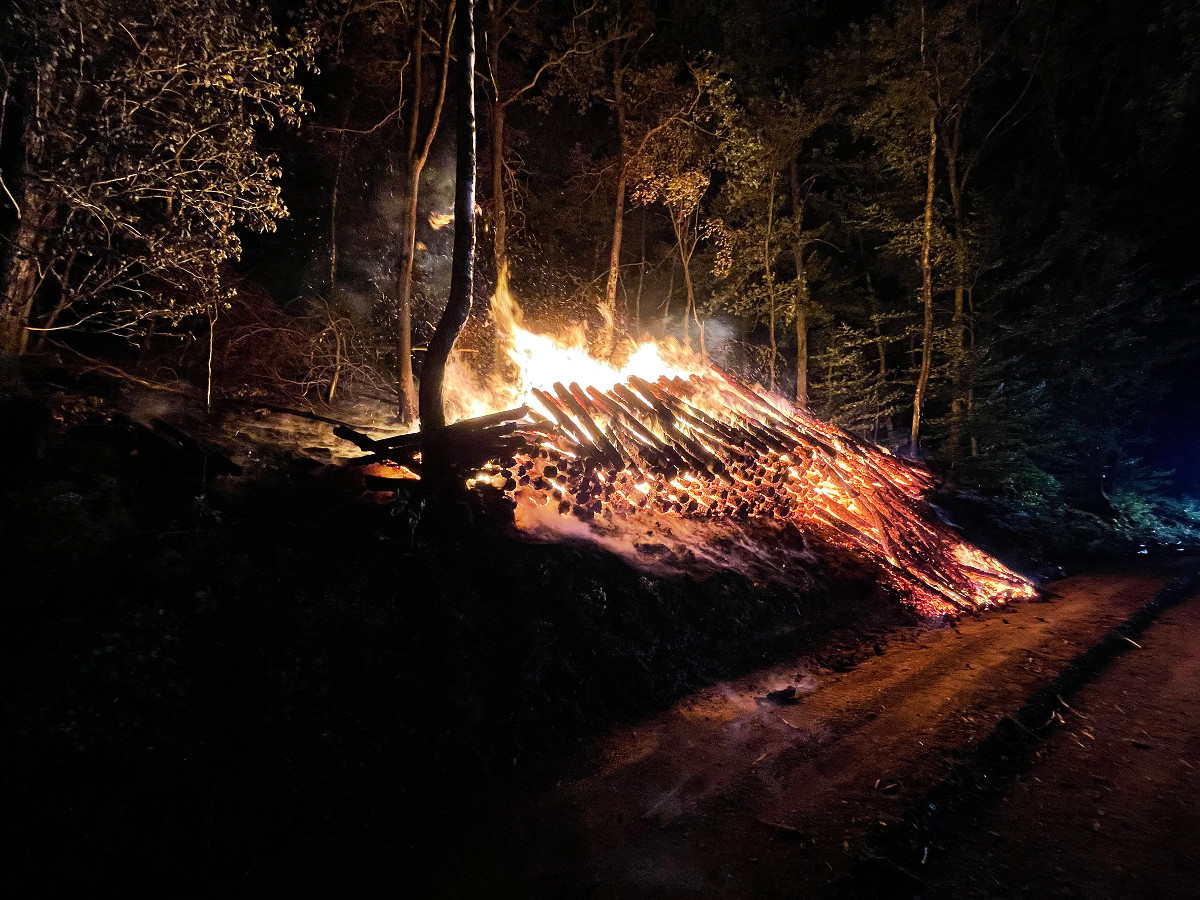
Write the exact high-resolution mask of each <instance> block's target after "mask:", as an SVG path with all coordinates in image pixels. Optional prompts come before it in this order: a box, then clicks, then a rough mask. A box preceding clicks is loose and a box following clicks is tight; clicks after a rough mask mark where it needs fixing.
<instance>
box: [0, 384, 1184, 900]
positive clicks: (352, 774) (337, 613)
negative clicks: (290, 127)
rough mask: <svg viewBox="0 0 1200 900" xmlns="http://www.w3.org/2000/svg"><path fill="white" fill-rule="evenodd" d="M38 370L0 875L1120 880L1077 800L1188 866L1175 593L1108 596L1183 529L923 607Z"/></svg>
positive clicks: (2, 792) (1091, 814)
mask: <svg viewBox="0 0 1200 900" xmlns="http://www.w3.org/2000/svg"><path fill="white" fill-rule="evenodd" d="M69 374H70V373H61V372H54V373H52V375H51V376H45V377H44V378H43V379H42V381H40V382H36V381H35V382H34V383H33V389H32V392H29V391H26V392H24V393H20V394H18V395H16V396H15V397H14V398H10V399H9V401H8V402H7V404H0V414H2V416H3V421H4V422H5V423H6V424H7V425H8V427H9V431H8V434H9V437H8V439H7V440H6V441H4V442H0V555H2V556H3V567H4V572H5V578H6V582H5V584H6V591H4V592H3V593H2V594H0V685H2V688H3V689H2V691H0V750H2V751H3V752H4V754H5V756H6V759H7V760H8V764H7V765H6V766H4V767H3V768H0V796H2V797H3V798H4V810H5V811H4V814H3V815H2V816H0V843H2V844H3V845H4V846H5V847H6V848H7V849H8V850H9V851H10V852H11V858H12V860H13V863H12V865H11V867H10V868H9V870H8V873H7V874H8V875H9V876H11V877H10V883H11V884H12V885H13V886H14V887H16V888H18V892H19V893H20V891H21V890H22V889H23V890H24V891H26V892H27V893H28V895H39V896H40V895H45V894H46V893H48V892H50V891H51V890H52V889H53V888H61V889H75V890H83V891H85V892H86V893H87V894H88V895H89V896H122V897H128V896H140V895H141V894H147V895H154V896H163V895H170V896H213V895H222V896H236V895H240V894H242V893H245V892H251V891H257V892H258V893H263V892H280V891H285V890H290V891H293V892H296V891H299V892H300V893H302V894H310V893H314V892H317V893H323V894H331V893H342V894H345V895H355V896H374V895H377V894H387V895H393V894H395V893H396V892H397V891H399V892H401V893H408V894H410V895H413V896H447V895H449V896H465V897H476V896H482V897H486V896H554V897H562V896H579V895H585V896H597V897H602V898H604V897H625V896H631V897H634V896H637V897H640V896H651V897H654V896H659V897H676V896H693V895H716V896H731V897H733V896H738V897H740V896H773V895H781V896H782V895H787V896H793V895H795V893H796V892H797V891H799V890H803V891H804V892H805V894H806V895H811V896H818V897H819V896H822V895H826V896H847V897H865V896H872V895H873V893H881V895H882V896H898V895H901V894H902V893H903V892H907V894H909V895H916V894H917V893H919V892H921V891H929V892H931V893H930V896H940V894H938V893H937V892H938V891H942V892H943V893H949V892H956V891H958V888H959V887H960V886H961V887H962V889H963V890H964V891H967V890H970V891H975V894H973V895H972V896H989V894H988V891H990V890H993V888H994V882H993V880H992V877H993V876H994V878H995V879H996V880H998V881H999V883H1000V884H1001V885H1004V886H1006V887H1007V886H1012V885H1016V886H1023V885H1024V884H1030V885H1032V887H1031V888H1030V890H1031V892H1032V894H1033V895H1039V894H1043V893H1045V891H1043V890H1042V887H1043V886H1044V885H1046V884H1051V883H1052V884H1053V887H1054V888H1055V889H1060V888H1061V889H1063V890H1071V889H1077V890H1079V891H1081V892H1083V894H1084V895H1087V896H1109V895H1112V896H1118V895H1120V894H1118V893H1111V894H1106V893H1105V892H1104V891H1105V890H1106V889H1107V888H1105V887H1104V886H1103V885H1101V886H1100V887H1097V885H1098V884H1099V882H1098V881H1097V879H1104V878H1107V877H1108V876H1106V875H1105V874H1104V873H1105V872H1111V871H1115V869H1105V868H1104V867H1102V866H1100V865H1098V864H1096V863H1095V862H1093V861H1090V858H1089V857H1088V855H1087V854H1088V853H1094V852H1097V851H1098V850H1101V849H1105V848H1106V847H1107V845H1105V844H1103V843H1098V842H1100V841H1106V840H1109V839H1110V837H1109V835H1110V831H1108V830H1106V829H1116V831H1115V833H1116V834H1117V839H1120V843H1121V846H1123V847H1129V848H1130V849H1129V851H1128V852H1127V853H1125V852H1124V851H1122V853H1123V854H1124V855H1121V856H1119V859H1118V864H1120V865H1122V866H1124V867H1125V872H1126V875H1124V876H1121V877H1127V878H1132V879H1139V881H1138V883H1139V884H1141V885H1150V884H1158V885H1160V886H1161V888H1162V890H1163V891H1164V892H1166V893H1165V894H1163V895H1167V894H1169V893H1170V891H1172V890H1176V891H1177V892H1182V891H1183V886H1184V885H1185V883H1186V882H1185V881H1184V880H1174V881H1173V880H1172V879H1173V878H1176V874H1178V879H1184V878H1185V876H1184V875H1182V874H1179V873H1181V872H1182V868H1181V867H1182V866H1183V865H1184V864H1187V863H1189V862H1190V857H1188V856H1187V853H1188V852H1189V850H1188V847H1187V842H1186V839H1185V837H1180V838H1179V839H1178V840H1176V839H1174V838H1170V839H1168V836H1165V829H1167V828H1171V829H1174V830H1175V831H1177V832H1178V833H1179V834H1182V835H1185V836H1186V835H1187V834H1191V833H1194V827H1193V826H1194V825H1195V820H1194V819H1189V818H1188V817H1187V813H1186V808H1185V807H1182V806H1180V807H1178V808H1176V807H1175V806H1173V805H1172V804H1173V803H1175V802H1176V800H1179V799H1182V800H1185V801H1188V802H1190V800H1191V799H1192V798H1194V796H1195V795H1194V793H1188V790H1189V788H1190V783H1189V782H1188V776H1189V775H1190V773H1191V768H1190V767H1191V766H1192V765H1200V759H1195V758H1194V757H1193V755H1192V752H1191V751H1190V750H1189V749H1188V746H1189V742H1191V744H1190V745H1191V746H1196V745H1198V744H1200V721H1197V717H1196V716H1195V715H1193V714H1192V713H1191V712H1189V711H1188V705H1187V702H1188V701H1187V698H1188V696H1189V693H1188V692H1189V691H1193V689H1194V688H1195V687H1200V685H1196V684H1195V680H1196V678H1197V677H1200V672H1198V668H1200V663H1198V662H1197V659H1196V658H1195V654H1194V653H1192V652H1191V651H1190V650H1189V647H1188V645H1187V638H1186V636H1187V634H1188V627H1187V623H1188V622H1190V621H1191V620H1190V619H1178V618H1177V617H1178V616H1188V615H1191V616H1193V617H1195V616H1196V615H1198V613H1197V612H1196V609H1195V608H1196V607H1197V606H1200V603H1197V602H1196V601H1194V600H1193V601H1186V602H1184V603H1183V604H1182V605H1180V606H1179V607H1178V608H1177V609H1174V610H1170V611H1168V612H1166V613H1164V614H1163V616H1162V619H1161V621H1159V622H1157V623H1155V624H1151V625H1150V626H1149V630H1147V632H1146V634H1145V636H1144V637H1140V636H1139V634H1138V629H1140V628H1142V627H1145V626H1146V624H1147V622H1149V621H1150V619H1152V618H1153V617H1154V616H1155V615H1157V614H1158V613H1159V612H1160V611H1161V609H1162V608H1163V607H1164V605H1165V604H1164V602H1162V601H1161V600H1160V601H1155V598H1156V597H1160V596H1166V597H1167V598H1173V599H1182V597H1183V595H1182V594H1180V592H1179V590H1176V592H1175V594H1167V595H1162V593H1161V592H1162V591H1163V590H1164V588H1165V587H1166V586H1167V585H1169V584H1171V583H1174V582H1175V581H1177V580H1178V579H1180V578H1181V577H1182V576H1184V575H1186V574H1187V573H1189V572H1191V571H1193V570H1194V569H1195V568H1197V566H1198V565H1200V563H1198V562H1197V559H1196V556H1195V555H1194V554H1190V553H1182V552H1177V551H1175V550H1171V549H1167V548H1161V549H1159V550H1157V551H1156V552H1155V553H1151V554H1149V555H1148V556H1137V555H1132V556H1127V555H1122V556H1120V557H1119V558H1118V557H1114V558H1112V559H1111V560H1109V561H1108V562H1105V563H1101V562H1099V561H1097V559H1096V557H1095V555H1092V556H1090V557H1080V559H1079V560H1077V561H1076V566H1077V568H1076V571H1080V572H1083V573H1085V574H1079V575H1075V576H1073V577H1071V578H1067V579H1065V580H1061V581H1057V582H1054V583H1052V584H1050V585H1049V587H1050V594H1049V595H1048V597H1047V598H1046V599H1045V600H1044V601H1040V602H1030V603H1022V604H1017V605H1014V606H1012V607H1010V608H1006V609H1002V610H997V611H994V612H990V613H988V614H985V615H980V616H972V617H964V618H962V619H960V620H959V621H957V622H953V623H951V622H944V623H943V622H936V623H931V622H924V621H921V620H919V619H918V618H917V617H916V616H915V615H914V614H913V613H912V612H911V611H909V610H907V609H905V608H904V607H902V606H901V605H900V604H898V603H896V602H895V601H894V600H886V599H884V598H882V597H881V596H880V595H879V594H878V592H877V591H876V590H875V585H874V581H873V578H872V577H871V575H870V573H869V572H866V571H864V570H863V569H862V568H861V566H859V565H857V564H856V563H855V561H854V560H852V559H847V558H843V557H839V556H837V555H836V554H834V553H831V552H830V553H826V554H825V555H822V556H821V557H820V560H819V566H815V567H814V568H813V570H812V571H809V572H806V573H804V574H803V577H801V578H798V579H797V581H796V582H795V583H789V584H768V583H760V582H756V581H754V580H752V579H750V578H747V577H746V576H745V575H741V574H738V573H736V572H730V573H725V574H712V573H710V574H708V575H706V576H705V577H702V578H693V577H688V576H673V577H648V576H647V573H646V572H643V571H639V570H636V569H633V568H631V567H630V566H628V565H627V564H626V563H625V562H623V561H622V560H620V559H616V558H614V557H612V556H611V555H608V554H605V553H603V552H600V551H598V550H596V549H595V548H592V547H588V546H583V545H572V544H558V543H556V544H534V543H530V542H528V541H527V540H523V539H521V538H520V536H519V535H516V534H514V533H513V532H512V531H511V529H508V528H506V527H504V526H503V523H497V522H496V521H494V520H493V516H492V513H493V511H491V510H489V509H488V508H487V507H486V506H484V507H477V506H476V507H471V508H463V509H460V510H456V511H451V512H450V513H447V512H446V511H444V510H438V509H437V508H436V505H435V504H431V503H430V501H429V500H428V499H427V498H424V497H422V496H421V495H420V494H419V493H413V492H411V491H410V492H408V493H405V492H404V491H401V492H400V493H399V494H397V495H396V496H392V495H390V494H387V495H380V494H379V493H377V492H371V491H364V489H363V483H362V479H361V477H358V476H355V475H354V473H353V472H352V471H350V470H348V469H346V468H345V467H343V466H341V465H338V462H339V460H338V457H339V455H340V454H341V453H342V452H344V451H345V449H347V448H345V447H343V446H342V445H341V444H340V443H339V442H337V441H336V440H335V439H333V438H332V436H331V429H330V425H329V423H328V422H320V421H318V420H315V419H305V418H303V417H296V416H291V415H286V414H281V413H279V412H278V411H274V412H272V411H270V410H268V409H267V408H265V407H263V408H259V409H257V410H256V409H255V408H254V407H253V406H251V407H245V406H242V407H238V408H236V409H234V408H232V407H230V408H225V409H224V410H222V411H218V412H215V413H214V412H210V411H209V410H207V409H205V408H204V407H203V405H202V404H199V405H198V404H197V403H196V402H195V401H194V400H193V401H188V400H186V398H180V397H176V396H166V395H164V394H163V393H162V392H147V391H140V390H130V389H129V386H128V385H127V384H119V385H118V384H115V383H114V382H113V381H112V380H111V379H108V378H103V377H100V378H97V377H95V376H93V375H88V376H87V377H86V378H84V379H82V380H81V379H79V378H78V377H75V376H72V377H71V378H68V377H66V376H67V375H69ZM2 399H4V398H0V400H2ZM230 459H232V460H233V461H234V462H235V463H236V465H234V466H230V465H229V462H230ZM1000 542H1001V543H1004V541H1003V540H1001V541H1000ZM1007 543H1008V544H1009V546H1010V547H1011V546H1012V545H1013V543H1014V542H1013V541H1011V540H1008V542H1007ZM1042 561H1043V562H1045V559H1043V560H1042ZM1122 623H1124V626H1123V627H1126V633H1127V634H1128V636H1129V638H1131V639H1132V640H1133V641H1137V642H1138V643H1141V644H1142V649H1140V650H1139V649H1136V648H1135V647H1134V646H1133V644H1131V643H1129V641H1127V640H1125V639H1124V638H1118V637H1114V636H1113V634H1112V629H1114V628H1115V627H1117V626H1119V625H1122ZM1172 623H1175V624H1172ZM1168 627H1173V628H1175V631H1174V632H1171V633H1170V635H1171V637H1170V639H1165V638H1160V637H1159V635H1160V633H1162V631H1163V629H1164V628H1168ZM1118 651H1128V653H1127V654H1126V656H1125V657H1124V658H1122V659H1117V661H1116V663H1114V664H1113V665H1112V666H1111V668H1106V666H1107V664H1108V663H1109V662H1110V659H1111V658H1114V657H1116V656H1117V655H1118ZM1189 654H1190V655H1189ZM1135 664H1136V666H1140V667H1141V668H1135V669H1133V670H1129V671H1127V669H1128V667H1129V666H1131V665H1135ZM1113 678H1117V679H1120V678H1124V679H1125V681H1123V682H1120V681H1118V682H1112V683H1111V684H1110V682H1109V679H1113ZM1093 679H1094V685H1093V687H1085V685H1086V684H1087V683H1088V682H1089V680H1093ZM1106 685H1107V687H1106ZM1142 685H1144V686H1145V687H1144V688H1143V687H1142ZM789 686H791V687H794V688H795V689H796V698H797V699H796V702H794V703H791V704H777V703H775V702H773V701H772V700H770V699H769V698H768V697H767V694H768V693H769V692H771V691H775V690H778V689H781V688H786V687H789ZM1081 688H1082V689H1083V690H1082V692H1080V689H1081ZM1093 688H1094V689H1095V690H1097V691H1099V692H1100V693H1098V694H1097V695H1096V696H1095V697H1093V696H1092V695H1091V694H1089V693H1088V691H1092V690H1093ZM1047 691H1049V693H1047ZM1156 691H1158V692H1161V696H1154V692H1156ZM1039 692H1040V693H1039ZM1126 694H1128V700H1126V699H1116V698H1117V697H1118V696H1120V697H1121V698H1125V695H1126ZM1060 695H1061V701H1060V699H1059V697H1060ZM1193 696H1194V693H1193ZM1135 701H1136V702H1135ZM1107 704H1111V706H1110V705H1107ZM1080 713H1082V714H1084V715H1087V716H1091V717H1093V718H1092V719H1084V718H1083V717H1082V716H1081V715H1079V714H1080ZM1093 720H1094V721H1093ZM1135 723H1136V724H1135ZM1064 726H1065V727H1064ZM1135 728H1136V729H1137V730H1138V733H1139V734H1141V733H1142V730H1143V729H1144V732H1146V734H1143V736H1142V737H1139V736H1138V735H1137V734H1134V733H1133V730H1134V729H1135ZM1084 731H1087V735H1085V734H1084V733H1083V732H1084ZM1093 738H1095V740H1094V741H1093V740H1092V739H1093ZM1077 744H1081V745H1083V747H1084V748H1086V749H1087V751H1088V753H1089V754H1091V755H1090V756H1078V754H1081V753H1083V751H1082V750H1081V749H1080V747H1079V746H1077ZM1093 744H1094V745H1095V746H1094V747H1093V746H1092V745H1093ZM1098 754H1099V755H1103V759H1097V758H1096V757H1097V755H1098ZM1055 766H1061V767H1063V768H1062V769H1061V770H1059V769H1056V768H1054V767H1055ZM1043 771H1044V772H1045V773H1046V774H1042V772H1043ZM1084 773H1087V774H1084ZM1093 774H1098V776H1099V778H1100V779H1107V780H1097V779H1094V778H1093V777H1092V775H1093ZM1146 775H1149V776H1151V777H1152V778H1154V779H1159V782H1160V783H1158V784H1149V785H1147V786H1143V785H1142V782H1141V780H1140V779H1142V778H1143V776H1146ZM1038 778H1041V779H1042V780H1041V782H1039V781H1037V779H1038ZM1131 779H1132V780H1131ZM992 785H996V786H998V787H992ZM1046 785H1049V788H1046V787H1045V786H1046ZM1160 797H1161V798H1165V799H1159V798H1160ZM1001 801H1003V802H1001ZM1193 806H1194V804H1193ZM1101 808H1103V810H1104V814H1103V815H1102V814H1101V813H1100V809H1101ZM1010 813H1011V816H1010V817H1009V818H1003V817H1004V816H1009V814H1010ZM1172 816H1174V818H1172ZM1027 821H1037V822H1039V823H1043V825H1041V826H1039V827H1038V828H1037V829H1030V828H1029V827H1028V826H1027V825H1025V824H1022V823H1024V822H1027ZM1096 822H1099V823H1100V828H1099V830H1098V831H1097V829H1096V827H1095V823H1096ZM992 832H994V833H995V835H1000V836H1001V837H994V835H992ZM1138 835H1140V836H1142V837H1143V838H1144V840H1143V842H1142V843H1138V842H1137V841H1135V840H1133V838H1134V837H1136V836H1138ZM1041 840H1047V841H1051V845H1050V846H1049V848H1048V849H1043V850H1041V851H1039V853H1040V855H1038V854H1035V853H1032V852H1031V851H1030V850H1029V848H1028V845H1027V844H1025V843H1024V842H1025V841H1034V842H1038V841H1041ZM1055 842H1056V843H1055ZM1108 849H1111V848H1108ZM1106 852H1107V851H1106ZM987 853H991V854H993V856H992V857H987V856H986V854H987ZM1108 855H1109V856H1111V855H1112V854H1111V853H1110V854H1108ZM1056 858H1061V860H1064V861H1065V862H1057V863H1056V862H1055V861H1054V860H1055V859H1056ZM1055 865H1062V866H1063V867H1064V871H1065V872H1066V874H1064V873H1063V872H1058V871H1055V870H1054V868H1053V867H1054V866H1055ZM1172 866H1175V868H1172ZM964 867H966V868H964ZM1039 867H1040V868H1039ZM1084 867H1088V868H1087V870H1086V872H1085V868H1084ZM1147 868H1153V869H1154V871H1155V872H1156V873H1158V874H1157V875H1156V876H1155V878H1157V881H1152V880H1151V879H1150V877H1149V876H1148V875H1144V874H1143V873H1144V871H1145V870H1146V869H1147ZM1077 873H1078V874H1077ZM1172 873H1176V874H1172ZM1085 876H1086V877H1085ZM1112 878H1114V879H1115V878H1117V876H1116V875H1113V876H1112ZM1047 879H1050V880H1049V881H1048V880H1047ZM1089 879H1090V880H1089ZM1118 883H1120V882H1119V881H1112V880H1111V879H1110V881H1109V882H1105V884H1118ZM997 890H999V889H998V888H997ZM1179 895H1182V893H1179Z"/></svg>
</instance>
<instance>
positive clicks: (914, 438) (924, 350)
mask: <svg viewBox="0 0 1200 900" xmlns="http://www.w3.org/2000/svg"><path fill="white" fill-rule="evenodd" d="M936 161H937V116H936V114H931V115H930V116H929V157H928V161H927V164H926V170H925V227H924V231H923V232H922V235H921V303H922V305H923V306H924V308H925V323H924V327H923V328H922V330H921V371H920V374H919V375H918V376H917V388H916V390H915V391H914V392H913V418H912V433H911V436H910V438H909V442H910V445H911V447H912V450H913V452H914V453H916V452H918V451H919V450H920V446H921V443H920V442H921V411H922V407H923V406H924V405H925V391H926V389H927V388H928V386H929V368H930V363H931V361H932V356H933V263H932V261H931V259H930V248H931V247H932V245H933V195H934V187H935V185H936V180H935V173H934V165H935V163H936Z"/></svg>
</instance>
